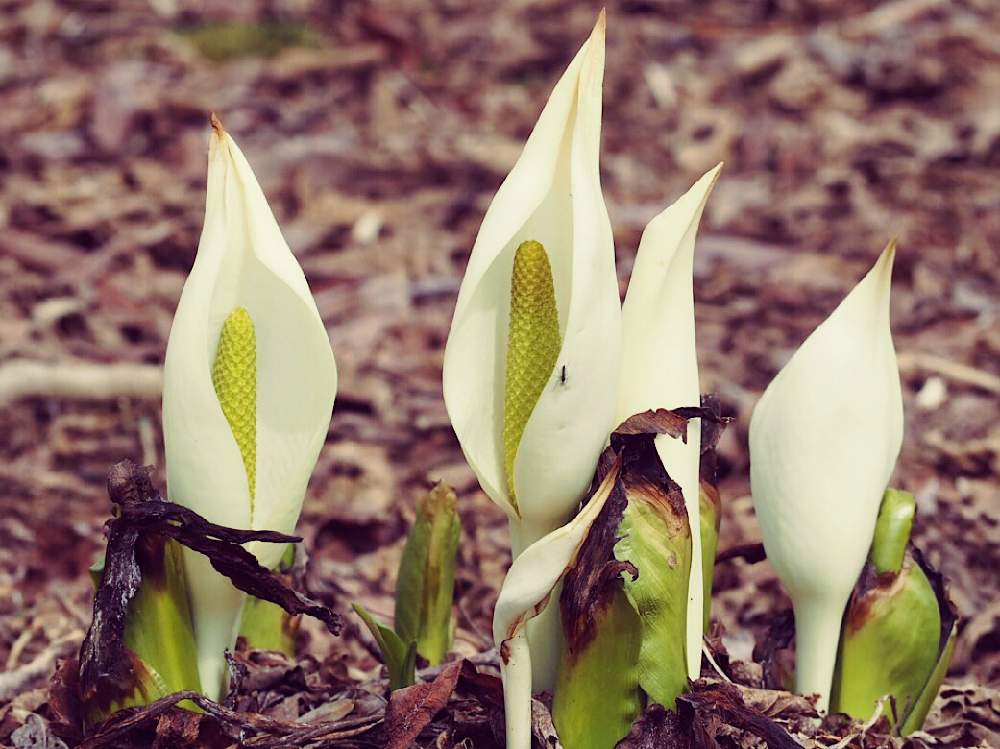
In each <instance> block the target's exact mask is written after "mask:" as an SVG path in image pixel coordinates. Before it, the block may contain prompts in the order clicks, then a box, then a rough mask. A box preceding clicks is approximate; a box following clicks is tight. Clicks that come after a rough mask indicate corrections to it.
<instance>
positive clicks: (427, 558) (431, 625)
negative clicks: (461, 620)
mask: <svg viewBox="0 0 1000 749" xmlns="http://www.w3.org/2000/svg"><path fill="white" fill-rule="evenodd" d="M456 503H457V500H456V497H455V492H454V491H452V489H451V488H450V487H449V486H448V485H447V484H445V483H443V482H442V483H439V484H438V485H437V486H435V487H434V488H433V489H432V490H431V491H430V492H428V493H427V494H426V495H424V496H423V497H421V499H420V501H419V502H418V503H417V517H416V520H415V521H414V523H413V527H412V528H411V529H410V533H409V535H408V536H407V539H406V546H405V547H404V548H403V556H402V558H401V559H400V561H399V574H398V577H397V581H396V611H395V625H396V632H398V634H399V637H400V638H401V639H402V640H403V641H404V642H410V641H413V642H416V644H417V652H419V653H420V655H422V656H423V657H424V658H426V659H427V661H428V662H429V663H430V664H431V665H432V666H433V665H437V664H439V663H441V661H442V660H444V657H445V655H447V653H448V650H449V649H450V648H451V640H452V635H453V632H454V618H453V616H452V599H453V596H454V589H455V555H456V554H457V552H458V539H459V536H460V534H461V527H462V524H461V520H460V518H459V515H458V511H457V509H456Z"/></svg>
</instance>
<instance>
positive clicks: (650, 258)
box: [616, 164, 722, 679]
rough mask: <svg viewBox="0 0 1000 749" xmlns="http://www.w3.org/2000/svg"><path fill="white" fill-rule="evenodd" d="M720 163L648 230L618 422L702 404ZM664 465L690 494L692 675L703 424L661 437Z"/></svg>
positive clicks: (627, 338)
mask: <svg viewBox="0 0 1000 749" xmlns="http://www.w3.org/2000/svg"><path fill="white" fill-rule="evenodd" d="M721 169H722V164H719V165H718V166H716V167H714V168H713V169H711V170H710V171H709V172H708V173H706V174H705V175H704V176H702V178H701V179H699V180H698V181H697V182H696V183H695V184H694V185H693V186H692V187H691V189H689V190H688V191H687V193H685V194H684V195H683V196H681V197H680V198H679V199H678V200H677V201H676V202H675V203H674V204H673V205H671V206H670V207H669V208H667V209H666V210H664V211H663V212H662V213H660V214H659V215H658V216H656V217H655V218H654V219H653V220H652V221H650V222H649V224H647V226H646V229H645V231H644V232H643V234H642V239H641V240H640V242H639V250H638V252H637V253H636V258H635V265H634V266H633V268H632V278H631V280H630V281H629V287H628V293H627V294H626V296H625V303H624V305H623V307H622V358H621V367H622V374H621V380H620V385H619V391H618V411H617V416H616V422H617V423H621V422H622V421H624V420H625V419H627V418H628V417H630V416H632V415H634V414H637V413H640V412H642V411H646V410H648V409H656V408H679V407H682V406H697V405H699V403H700V400H701V388H700V386H699V382H698V356H697V351H696V348H695V325H694V283H693V279H694V244H695V236H696V235H697V233H698V224H699V222H700V221H701V215H702V213H703V211H704V210H705V204H706V203H707V202H708V198H709V195H710V194H711V192H712V188H713V187H714V186H715V183H716V181H717V180H718V178H719V172H720V171H721ZM656 450H657V452H658V453H659V455H660V460H661V461H662V462H663V467H664V468H665V469H666V470H667V473H668V474H670V477H671V478H672V479H674V481H676V482H677V483H678V484H679V485H680V487H681V491H682V492H683V494H684V505H685V507H686V509H687V514H688V521H689V523H690V525H691V531H692V532H691V541H692V558H693V560H694V563H693V564H692V565H691V577H690V581H689V586H688V607H687V613H688V622H687V631H688V636H687V659H688V675H689V676H690V677H691V678H692V679H696V678H698V674H699V671H700V668H701V640H702V627H703V622H702V598H703V595H704V584H703V581H702V565H701V561H700V560H701V533H700V532H699V528H700V522H699V516H700V501H699V477H698V468H699V463H700V459H701V422H700V420H698V419H694V420H692V421H690V422H689V423H688V434H687V442H686V443H685V442H681V441H680V440H676V439H674V438H672V437H670V436H669V435H665V434H661V435H660V436H658V437H657V438H656Z"/></svg>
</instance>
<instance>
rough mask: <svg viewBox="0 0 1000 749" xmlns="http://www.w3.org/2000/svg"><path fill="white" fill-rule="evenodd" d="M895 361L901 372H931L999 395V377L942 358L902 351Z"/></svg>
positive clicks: (919, 352) (917, 352) (934, 355)
mask: <svg viewBox="0 0 1000 749" xmlns="http://www.w3.org/2000/svg"><path fill="white" fill-rule="evenodd" d="M897 360H898V362H899V368H900V370H902V371H903V372H907V373H908V372H933V373H935V374H939V375H941V376H943V377H946V378H948V379H949V380H953V381H954V382H960V383H962V384H963V385H971V386H972V387H976V388H980V389H981V390H986V391H988V392H991V393H997V394H1000V377H998V376H997V375H995V374H992V373H990V372H984V371H983V370H981V369H976V368H975V367H970V366H969V365H967V364H961V363H959V362H956V361H952V360H951V359H946V358H945V357H943V356H937V355H936V354H928V353H924V352H922V351H903V352H900V353H899V354H898V355H897Z"/></svg>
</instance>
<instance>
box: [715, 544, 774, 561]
mask: <svg viewBox="0 0 1000 749" xmlns="http://www.w3.org/2000/svg"><path fill="white" fill-rule="evenodd" d="M730 559H742V560H743V561H744V562H746V563H747V564H757V563H758V562H763V561H764V560H765V559H767V551H766V550H765V549H764V544H762V543H750V544H737V545H736V546H730V547H729V548H728V549H725V550H724V551H720V552H719V553H718V554H717V555H716V557H715V563H716V564H719V563H720V562H728V561H729V560H730Z"/></svg>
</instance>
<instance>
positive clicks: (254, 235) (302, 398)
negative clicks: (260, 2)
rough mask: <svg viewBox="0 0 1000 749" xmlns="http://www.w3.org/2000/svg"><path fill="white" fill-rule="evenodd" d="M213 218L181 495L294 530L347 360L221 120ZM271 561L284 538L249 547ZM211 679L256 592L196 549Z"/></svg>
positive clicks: (208, 212)
mask: <svg viewBox="0 0 1000 749" xmlns="http://www.w3.org/2000/svg"><path fill="white" fill-rule="evenodd" d="M212 126H213V133H212V136H211V143H210V146H209V158H208V197H207V203H206V207H205V225H204V228H203V230H202V235H201V241H200V243H199V245H198V255H197V257H196V258H195V262H194V267H193V268H192V269H191V273H190V275H189V276H188V279H187V281H186V283H185V284H184V290H183V293H182V294H181V299H180V303H179V304H178V306H177V312H176V314H175V316H174V322H173V326H172V328H171V330H170V339H169V341H168V343H167V354H166V361H165V363H164V387H163V431H164V443H165V448H166V468H167V483H168V493H169V496H170V499H171V500H172V501H174V502H177V503H178V504H182V505H185V506H187V507H190V508H191V509H193V510H195V511H196V512H198V513H200V514H201V515H203V516H204V517H206V518H207V519H208V520H210V521H212V522H215V523H219V524H222V525H227V526H231V527H236V528H252V529H257V530H263V529H268V530H276V531H281V532H284V533H289V532H291V531H292V530H293V528H294V527H295V523H296V521H297V520H298V517H299V511H300V510H301V507H302V500H303V497H304V494H305V489H306V484H307V482H308V481H309V475H310V474H311V473H312V470H313V468H314V466H315V464H316V458H317V456H318V455H319V451H320V448H321V447H322V445H323V443H324V441H325V439H326V434H327V431H328V429H329V424H330V413H331V410H332V408H333V399H334V395H335V393H336V389H337V372H336V365H335V363H334V359H333V352H332V351H331V349H330V342H329V339H328V337H327V333H326V328H325V327H324V325H323V321H322V320H321V319H320V316H319V312H318V311H317V309H316V303H315V302H314V301H313V298H312V295H311V294H310V292H309V287H308V285H307V284H306V280H305V277H304V276H303V274H302V269H301V268H300V267H299V264H298V263H297V262H296V260H295V257H294V256H293V255H292V252H291V250H289V248H288V245H287V244H286V243H285V240H284V239H283V238H282V236H281V231H280V230H279V228H278V224H277V222H276V221H275V219H274V216H273V215H272V213H271V209H270V208H269V207H268V204H267V201H266V199H265V198H264V194H263V193H262V192H261V189H260V186H259V185H258V184H257V180H256V178H255V177H254V174H253V171H252V170H251V169H250V165H249V164H248V163H247V161H246V159H245V158H244V157H243V154H242V153H240V150H239V148H237V147H236V144H235V143H234V142H233V139H232V138H231V137H230V136H229V135H228V134H227V133H226V132H225V131H224V130H223V129H222V125H221V124H220V123H219V121H218V120H217V119H215V118H214V117H213V119H212ZM248 548H249V549H250V550H251V551H252V552H253V553H255V554H256V555H257V558H258V560H259V561H260V563H261V564H262V565H264V566H265V567H274V566H275V565H277V564H278V562H279V559H280V557H281V554H282V553H283V552H284V547H283V546H281V545H279V544H270V545H265V544H260V545H257V544H251V545H250V546H249V547H248ZM185 563H186V566H187V569H188V579H189V582H190V586H191V597H192V606H193V615H194V620H195V638H196V641H197V646H198V667H199V671H200V674H201V682H202V687H203V688H204V690H205V693H206V694H208V695H209V696H211V697H217V696H218V694H219V691H220V689H221V686H222V680H223V673H224V665H225V661H224V658H223V651H224V650H225V649H226V648H228V647H232V645H233V644H234V642H235V634H236V631H237V627H238V624H239V615H240V608H241V606H242V602H243V594H242V593H241V592H239V591H238V590H236V589H235V588H234V587H233V586H232V585H231V584H230V582H229V581H228V580H227V579H226V578H224V577H222V576H221V575H219V574H218V573H217V572H215V570H213V569H212V568H211V566H210V565H209V563H208V561H207V559H206V558H205V557H203V556H201V555H200V554H197V553H194V552H190V551H188V550H186V549H185Z"/></svg>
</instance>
